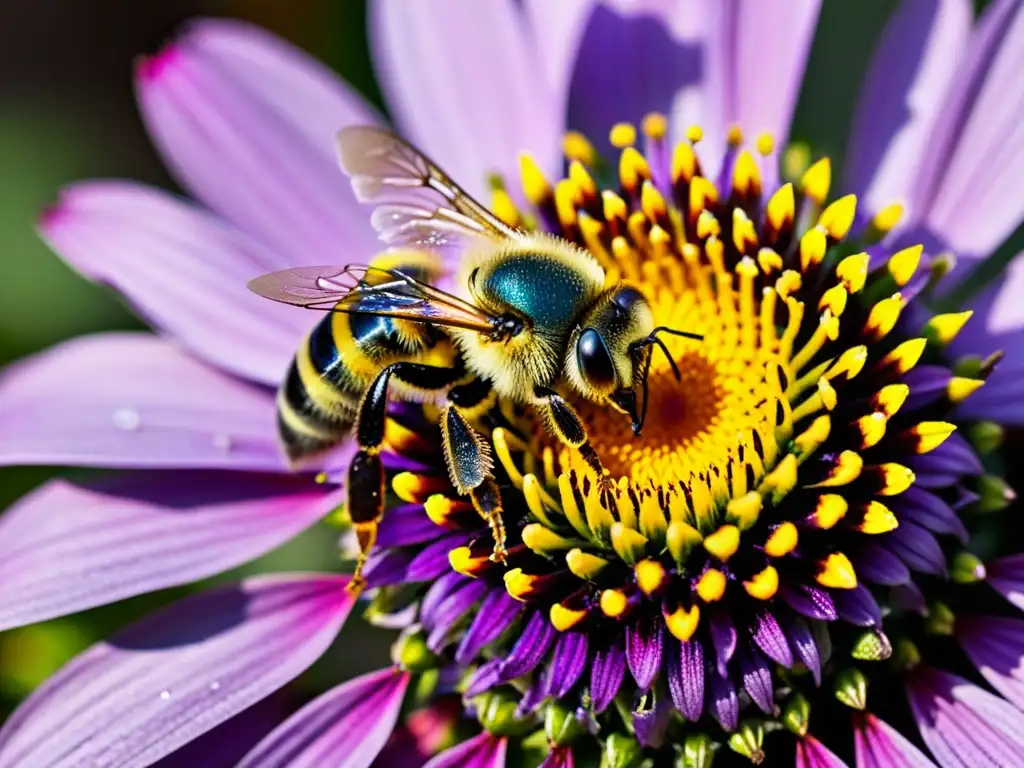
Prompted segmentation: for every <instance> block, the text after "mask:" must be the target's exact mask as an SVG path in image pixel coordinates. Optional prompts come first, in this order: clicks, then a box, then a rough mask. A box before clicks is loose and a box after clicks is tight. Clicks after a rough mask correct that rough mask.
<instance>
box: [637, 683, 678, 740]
mask: <svg viewBox="0 0 1024 768" xmlns="http://www.w3.org/2000/svg"><path fill="white" fill-rule="evenodd" d="M650 695H652V696H655V701H654V707H653V708H651V709H644V710H643V711H635V710H634V712H633V730H634V732H635V733H636V740H637V741H639V742H640V745H641V746H643V747H651V748H652V749H660V748H661V747H663V746H664V745H665V735H666V732H667V731H668V724H669V720H670V718H671V717H672V707H671V705H670V702H669V700H668V699H667V698H666V697H665V696H663V695H662V696H657V695H655V694H654V693H651V694H650Z"/></svg>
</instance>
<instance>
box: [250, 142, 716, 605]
mask: <svg viewBox="0 0 1024 768" xmlns="http://www.w3.org/2000/svg"><path fill="white" fill-rule="evenodd" d="M338 147H339V152H340V159H341V166H342V168H343V170H344V171H345V172H346V173H347V174H348V175H349V176H350V177H351V181H352V185H353V188H354V190H355V192H356V195H357V197H358V198H359V199H360V201H362V202H371V203H376V205H377V207H376V209H375V210H374V211H373V213H372V217H371V221H372V223H373V225H374V227H375V228H376V229H377V231H378V232H379V233H380V235H381V238H382V240H384V242H385V243H388V244H389V245H391V246H392V250H389V251H385V252H384V253H383V254H381V255H380V256H378V257H377V258H376V259H375V260H374V261H373V262H372V263H371V264H370V265H366V266H355V265H352V266H346V267H338V266H325V267H301V268H297V269H290V270H285V271H282V272H275V273H272V274H269V275H264V276H262V277H259V278H257V279H255V280H253V281H252V282H250V283H249V287H250V288H251V289H252V290H253V291H255V292H256V293H258V294H260V295H262V296H265V297H267V298H269V299H273V300H275V301H280V302H285V303H288V304H294V305H297V306H301V307H306V308H311V309H323V310H327V311H328V312H329V314H327V315H326V316H325V317H324V318H323V319H322V320H321V321H320V322H319V324H318V325H317V326H316V327H315V328H314V329H313V331H312V332H311V333H310V335H309V337H308V338H307V339H306V341H305V342H304V343H303V345H302V346H301V347H300V349H299V351H298V353H297V354H296V356H295V358H294V361H293V362H292V365H291V367H290V369H289V371H288V374H287V377H286V378H285V381H284V384H283V385H282V387H281V389H280V391H279V393H278V397H277V419H278V427H279V432H280V436H281V440H282V443H283V446H284V450H285V451H286V453H287V455H288V456H289V458H290V459H291V460H292V461H293V462H301V461H303V460H305V459H307V458H309V457H312V456H315V455H316V454H318V453H322V452H323V451H325V450H327V449H329V448H331V447H333V446H335V445H336V444H338V443H339V442H340V441H341V440H342V439H344V438H345V437H346V436H347V435H348V434H349V432H350V430H351V429H352V428H353V426H354V431H355V438H356V441H357V443H358V453H356V455H355V456H354V458H353V459H352V461H351V464H350V466H349V470H348V507H349V514H350V517H351V520H352V524H353V527H354V529H355V532H356V535H357V538H358V541H359V547H360V556H359V562H358V563H357V566H356V572H355V577H354V579H353V583H354V584H356V585H357V586H358V585H361V583H362V581H361V574H362V569H363V566H364V565H365V562H366V557H367V554H368V553H369V552H370V550H371V549H372V547H373V544H374V542H375V540H376V534H377V526H378V524H379V522H380V520H381V517H382V515H383V508H384V496H385V489H384V469H383V465H382V463H381V458H380V451H381V448H382V444H383V442H384V429H385V422H386V408H387V403H388V396H389V390H393V394H394V395H395V396H397V397H403V398H407V399H424V398H430V397H436V398H443V402H444V407H443V410H442V411H441V415H440V426H441V434H442V442H443V447H444V455H445V461H446V464H447V467H448V471H449V473H450V475H451V479H452V483H453V484H454V486H455V488H456V489H457V490H458V492H459V493H460V494H463V495H468V496H469V497H470V499H471V501H472V503H473V505H474V507H475V508H476V510H477V512H478V513H479V514H480V515H481V517H482V518H483V519H484V520H486V521H487V523H488V524H489V526H490V528H491V531H492V533H493V537H494V554H493V556H492V557H493V558H494V559H495V560H498V561H503V560H504V558H505V554H506V552H505V528H504V523H503V521H502V503H501V494H500V492H499V489H498V485H497V483H496V482H495V480H494V478H493V476H492V473H491V468H492V464H491V458H490V454H489V448H488V443H487V441H486V440H485V439H484V438H483V437H482V436H481V435H480V434H479V433H478V432H477V431H476V430H475V429H474V428H473V427H472V426H471V422H473V421H474V420H475V418H476V417H477V416H478V415H479V414H481V413H482V412H483V411H485V410H487V409H488V408H490V407H492V406H493V405H494V403H495V401H496V399H503V400H507V401H509V402H512V403H516V404H522V405H526V406H531V407H532V408H533V409H535V410H536V411H537V412H538V414H539V415H540V417H541V421H542V422H543V423H544V425H545V426H546V428H547V429H548V431H549V432H550V433H551V434H552V435H553V436H555V437H556V438H557V439H558V440H560V441H561V442H562V443H563V444H565V445H567V446H569V447H571V448H573V449H575V450H577V451H578V452H579V454H580V455H581V456H582V457H583V459H584V460H585V461H586V462H587V464H588V465H589V466H590V467H591V468H592V469H593V470H594V472H595V473H596V476H597V478H598V481H599V482H601V483H608V482H609V481H608V480H606V479H605V475H604V468H603V466H602V464H601V459H600V457H599V456H598V455H597V452H596V451H595V450H594V449H593V447H592V446H591V445H590V443H589V442H588V440H587V432H586V429H585V427H584V425H583V422H582V421H581V419H580V417H579V416H578V414H577V413H576V411H575V409H574V408H573V407H572V405H570V403H569V402H567V400H566V399H565V397H564V396H563V394H562V392H564V391H565V387H566V386H567V387H569V388H570V389H571V390H574V391H575V392H577V393H578V394H579V395H580V396H582V397H584V398H587V399H589V400H592V401H596V402H598V403H602V404H607V405H608V406H610V407H612V408H614V409H616V410H617V411H620V412H622V413H623V414H625V415H627V416H628V417H629V418H630V419H631V422H632V427H633V431H634V432H635V433H636V434H639V433H640V431H641V430H642V428H643V421H644V418H645V416H646V405H647V397H646V387H647V375H648V373H649V370H650V364H651V357H652V352H653V348H654V346H655V345H658V346H660V347H661V349H662V350H663V351H664V352H665V354H666V356H668V357H669V361H670V363H671V365H672V367H673V369H675V363H674V361H672V358H671V356H669V354H668V350H667V349H666V347H665V345H664V342H663V341H661V340H660V339H659V338H658V335H659V333H661V332H667V333H672V334H678V335H683V336H690V337H694V338H700V337H699V336H696V335H695V334H689V333H686V332H683V331H676V330H673V329H668V328H656V327H655V326H654V314H653V311H652V309H651V306H650V304H649V303H648V301H647V299H646V298H645V297H644V295H643V294H642V293H641V292H640V291H639V290H637V289H636V288H635V287H632V286H630V285H628V284H625V283H615V284H610V285H609V284H607V281H606V276H605V272H604V269H603V268H602V267H601V266H600V264H599V263H598V262H597V260H596V259H595V258H594V257H593V256H592V255H591V254H590V253H589V252H587V251H586V250H584V249H581V248H579V247H577V246H576V245H573V244H572V243H570V242H568V241H566V240H563V239H561V238H558V237H554V236H551V235H547V234H539V233H534V232H526V231H521V230H518V229H514V228H511V227H509V226H507V225H506V224H505V223H504V222H502V221H501V220H500V219H499V218H498V217H497V216H495V215H494V214H493V213H492V212H491V211H489V210H488V209H487V208H485V207H484V206H483V205H481V204H480V203H478V202H477V201H476V200H474V199H473V198H472V197H470V196H469V195H468V194H467V193H466V192H465V191H463V190H462V189H461V188H460V187H459V186H458V185H457V184H456V183H455V182H454V181H452V180H451V179H450V178H449V177H448V176H447V175H446V174H445V173H444V172H443V171H442V170H441V169H440V168H438V167H437V166H436V165H435V164H434V163H433V162H431V161H430V160H429V159H427V158H426V157H425V156H424V155H423V154H421V153H420V152H418V151H417V150H415V149H414V148H413V147H411V146H410V145H409V144H407V143H406V142H404V141H403V140H401V139H399V138H398V137H396V136H394V135H392V134H390V133H388V132H386V131H382V130H379V129H376V128H365V127H353V128H346V129H344V130H342V131H341V132H340V133H339V134H338ZM451 247H455V248H458V249H459V250H460V255H461V263H462V264H463V269H462V271H461V274H460V275H459V276H458V277H457V278H456V280H455V283H454V288H453V289H452V292H450V291H448V290H444V289H442V288H441V287H438V285H437V284H436V283H438V282H440V281H441V280H442V274H441V270H440V268H439V261H438V260H437V257H436V254H437V252H438V251H439V250H442V249H446V248H451ZM455 291H457V292H458V293H460V294H462V295H461V296H460V295H457V294H456V293H455ZM676 374H677V375H678V371H676ZM641 391H642V392H643V397H642V410H640V411H639V412H638V401H641V398H640V397H639V395H638V393H639V392H641Z"/></svg>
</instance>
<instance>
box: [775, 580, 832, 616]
mask: <svg viewBox="0 0 1024 768" xmlns="http://www.w3.org/2000/svg"><path fill="white" fill-rule="evenodd" d="M780 596H781V597H782V599H783V600H784V601H785V602H786V604H787V605H788V606H789V607H790V608H792V609H793V610H794V611H796V612H797V613H800V614H803V615H804V616H806V617H807V618H809V619H821V620H822V621H835V620H836V619H837V618H839V614H837V613H836V607H835V604H833V602H832V598H831V597H829V594H828V592H826V591H825V590H824V589H819V588H818V587H812V586H810V585H807V584H797V585H795V586H793V587H783V588H782V591H781V593H780Z"/></svg>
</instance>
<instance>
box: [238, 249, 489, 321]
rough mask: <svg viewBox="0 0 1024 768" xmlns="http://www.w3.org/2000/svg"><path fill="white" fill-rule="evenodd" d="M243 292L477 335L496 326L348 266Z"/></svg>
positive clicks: (426, 289) (292, 273)
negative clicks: (469, 331) (428, 324)
mask: <svg viewBox="0 0 1024 768" xmlns="http://www.w3.org/2000/svg"><path fill="white" fill-rule="evenodd" d="M249 290H251V291H253V292H254V293H257V294H259V295H260V296H263V297H265V298H268V299H272V300H273V301H280V302H283V303H285V304H294V305H295V306H297V307H306V308H307V309H322V310H327V311H331V312H346V313H351V314H361V315H377V316H381V317H396V318H401V319H405V320H411V321H413V322H420V323H433V324H435V325H444V326H451V327H455V328H467V329H469V330H475V331H479V332H481V333H490V332H492V331H493V330H494V329H495V326H496V324H497V322H498V321H497V319H496V318H494V317H492V316H491V315H489V314H487V313H486V312H484V311H483V310H481V309H479V308H478V307H476V306H474V305H473V304H470V303H469V302H468V301H465V300H463V299H460V298H459V297H458V296H453V295H451V294H450V293H447V292H445V291H442V290H441V289H440V288H435V287H434V286H432V285H428V284H427V283H422V282H420V281H419V280H416V279H414V278H412V277H409V276H408V275H406V274H404V273H402V272H399V271H398V270H396V269H379V268H376V267H367V266H362V265H354V264H350V265H348V266H345V267H296V268H295V269H286V270H283V271H281V272H271V273H270V274H269V275H263V276H262V277H257V278H256V279H255V280H252V281H250V282H249Z"/></svg>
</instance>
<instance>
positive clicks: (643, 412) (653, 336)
mask: <svg viewBox="0 0 1024 768" xmlns="http://www.w3.org/2000/svg"><path fill="white" fill-rule="evenodd" d="M659 333H669V334H672V335H673V336H683V337H685V338H688V339H696V340H698V341H701V340H703V338H704V337H703V336H701V335H700V334H697V333H689V332H688V331H677V330H676V329H675V328H669V327H668V326H665V325H660V326H658V327H657V328H655V329H654V330H653V331H651V333H650V334H649V335H648V336H645V337H644V338H642V339H640V341H636V342H633V344H632V345H631V348H633V349H636V350H637V351H639V350H641V349H643V348H644V347H653V346H654V345H655V344H657V345H658V347H659V348H660V349H661V351H662V352H664V353H665V359H666V360H668V364H669V365H670V366H671V367H672V373H673V375H674V376H675V377H676V381H681V380H682V378H683V376H682V374H681V373H680V372H679V365H678V364H677V363H676V361H675V358H673V357H672V354H671V353H670V352H669V351H668V346H667V345H666V344H665V342H664V340H663V339H659V338H658V334H659ZM653 361H654V350H651V353H650V354H649V355H647V361H646V362H645V363H644V373H643V376H642V377H641V380H640V382H641V387H642V388H643V397H644V402H643V405H642V406H641V407H640V421H639V422H638V423H637V427H636V429H634V430H633V433H634V434H636V435H639V434H640V433H641V432H643V429H644V423H645V422H646V421H647V400H648V396H649V394H650V393H649V388H648V384H647V379H648V377H649V375H650V373H651V363H652V362H653Z"/></svg>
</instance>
